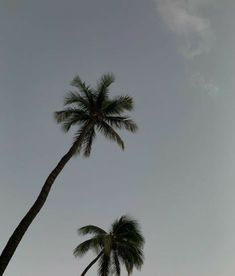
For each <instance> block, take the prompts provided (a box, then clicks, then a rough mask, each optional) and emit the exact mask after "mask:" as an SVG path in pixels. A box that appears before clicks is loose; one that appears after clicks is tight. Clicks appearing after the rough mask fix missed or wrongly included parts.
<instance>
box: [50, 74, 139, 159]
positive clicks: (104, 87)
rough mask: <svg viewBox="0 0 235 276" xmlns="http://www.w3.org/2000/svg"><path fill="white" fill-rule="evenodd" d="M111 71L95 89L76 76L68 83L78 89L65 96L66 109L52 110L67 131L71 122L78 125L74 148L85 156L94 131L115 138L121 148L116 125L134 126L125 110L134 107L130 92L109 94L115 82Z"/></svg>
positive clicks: (127, 127) (92, 139) (94, 135)
mask: <svg viewBox="0 0 235 276" xmlns="http://www.w3.org/2000/svg"><path fill="white" fill-rule="evenodd" d="M114 80H115V79H114V76H113V74H111V73H110V74H105V75H103V76H102V77H101V78H100V80H99V81H98V83H97V87H96V89H93V88H91V87H90V86H88V85H87V84H86V83H85V82H82V81H81V79H80V77H79V76H76V77H75V78H74V80H73V81H72V83H71V85H72V86H74V87H75V88H77V89H78V91H70V92H68V93H67V95H66V97H65V99H64V105H65V109H63V110H61V111H57V112H55V113H54V115H55V119H56V121H57V123H59V124H61V125H62V129H63V130H64V131H65V132H67V131H69V130H70V128H71V127H72V126H77V127H78V129H77V131H76V132H75V135H74V143H76V145H77V152H78V153H79V152H80V151H81V150H82V151H83V155H84V156H86V157H88V156H89V155H90V153H91V147H92V142H93V141H94V139H95V137H96V132H97V131H98V132H101V133H102V134H103V135H104V136H105V137H106V138H108V139H110V140H112V141H114V142H116V143H117V144H118V145H119V146H120V147H121V148H122V149H124V142H123V140H122V138H121V137H120V136H119V134H118V133H117V132H116V130H115V129H126V130H128V131H130V132H135V131H136V130H137V125H136V123H135V122H134V121H133V120H131V119H130V118H129V117H128V116H126V115H124V114H123V113H124V112H125V111H131V110H132V109H133V100H132V98H131V97H129V96H118V97H115V98H113V99H112V98H110V97H109V86H110V85H111V84H112V83H113V82H114Z"/></svg>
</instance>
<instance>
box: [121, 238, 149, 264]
mask: <svg viewBox="0 0 235 276" xmlns="http://www.w3.org/2000/svg"><path fill="white" fill-rule="evenodd" d="M118 256H120V258H121V259H122V262H125V261H128V262H129V263H130V264H133V266H135V267H136V268H137V269H140V268H141V266H142V265H143V262H144V255H143V251H142V249H141V248H139V247H136V246H133V245H131V244H128V243H124V242H121V243H119V246H118Z"/></svg>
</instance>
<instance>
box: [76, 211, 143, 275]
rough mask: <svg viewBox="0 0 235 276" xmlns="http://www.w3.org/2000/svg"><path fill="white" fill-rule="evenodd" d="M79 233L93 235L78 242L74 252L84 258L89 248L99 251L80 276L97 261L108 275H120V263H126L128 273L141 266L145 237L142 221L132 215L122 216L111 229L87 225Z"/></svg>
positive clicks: (101, 273)
mask: <svg viewBox="0 0 235 276" xmlns="http://www.w3.org/2000/svg"><path fill="white" fill-rule="evenodd" d="M78 233H79V234H81V235H86V234H92V235H93V236H92V237H91V238H90V239H88V240H86V241H84V242H83V243H81V244H79V245H78V246H77V247H76V248H75V250H74V255H75V256H76V257H81V256H83V255H84V254H85V253H87V251H89V250H92V251H94V252H95V253H96V254H97V256H96V258H95V259H94V260H93V261H92V262H91V263H90V264H89V265H88V266H87V267H86V268H85V270H84V271H83V272H82V274H81V276H84V275H85V274H86V273H87V271H88V270H89V269H90V268H91V266H92V265H94V264H95V263H96V262H97V261H98V266H99V268H98V275H99V276H108V275H109V274H110V273H114V274H116V275H117V276H119V275H121V265H120V263H122V264H123V265H124V266H125V268H126V270H127V273H128V275H130V274H131V273H132V271H133V268H134V267H135V268H137V269H140V268H141V266H142V265H143V259H144V256H143V251H142V250H143V245H144V238H143V235H142V233H141V231H140V227H139V224H138V223H137V221H136V220H134V219H132V218H131V217H128V216H122V217H121V218H120V219H117V220H115V221H114V223H113V224H112V225H111V229H110V231H109V232H106V231H105V230H103V229H101V228H99V227H97V226H95V225H87V226H84V227H82V228H80V229H79V230H78Z"/></svg>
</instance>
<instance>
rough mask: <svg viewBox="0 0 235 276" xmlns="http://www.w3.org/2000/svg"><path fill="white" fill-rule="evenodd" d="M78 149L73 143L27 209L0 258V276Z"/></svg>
mask: <svg viewBox="0 0 235 276" xmlns="http://www.w3.org/2000/svg"><path fill="white" fill-rule="evenodd" d="M78 147H79V144H78V143H76V142H75V143H74V144H73V145H72V147H71V148H70V150H69V151H68V152H67V153H66V154H65V155H64V156H63V157H62V158H61V160H60V161H59V163H58V164H57V166H56V167H55V169H54V170H53V171H52V172H51V173H50V175H49V176H48V178H47V179H46V182H45V183H44V185H43V187H42V190H41V192H40V194H39V195H38V197H37V199H36V201H35V202H34V204H33V205H32V207H31V208H30V209H29V211H28V212H27V214H26V215H25V216H24V217H23V219H22V220H21V222H20V223H19V225H18V226H17V227H16V229H15V231H14V232H13V234H12V235H11V237H10V239H9V240H8V242H7V244H6V246H5V248H4V249H3V251H2V254H1V256H0V276H2V275H3V273H4V271H5V269H6V267H7V265H8V263H9V262H10V260H11V258H12V256H13V254H14V252H15V250H16V248H17V246H18V245H19V243H20V241H21V239H22V238H23V236H24V234H25V232H26V231H27V229H28V228H29V226H30V224H31V223H32V222H33V220H34V218H35V217H36V216H37V214H38V213H39V211H40V210H41V208H42V207H43V205H44V203H45V201H46V199H47V197H48V194H49V192H50V189H51V187H52V185H53V183H54V181H55V179H56V177H57V176H58V175H59V173H60V172H61V171H62V169H63V168H64V166H65V165H66V164H67V162H68V161H69V160H70V159H71V157H72V156H73V155H74V154H75V152H76V149H77V148H78Z"/></svg>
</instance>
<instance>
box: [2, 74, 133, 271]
mask: <svg viewBox="0 0 235 276" xmlns="http://www.w3.org/2000/svg"><path fill="white" fill-rule="evenodd" d="M113 82H114V76H113V74H104V75H103V76H102V77H101V78H100V80H99V81H98V84H97V86H96V88H95V89H94V88H91V87H90V86H89V85H87V84H86V83H85V82H83V81H82V80H81V79H80V77H79V76H76V77H75V78H74V79H73V81H72V83H71V85H72V86H73V87H75V91H73V92H69V93H68V94H67V95H66V97H65V100H64V105H65V108H64V109H63V110H61V111H57V112H55V114H54V115H55V119H56V121H57V123H59V124H61V125H62V129H63V130H64V131H65V132H68V131H69V129H70V128H71V127H72V126H76V127H77V129H76V132H75V135H74V141H73V144H72V146H71V148H70V149H69V151H68V152H67V153H66V154H65V155H64V156H63V157H62V158H61V160H60V161H59V163H58V164H57V166H56V167H55V168H54V169H53V170H52V172H51V173H50V174H49V176H48V177H47V179H46V182H45V183H44V185H43V187H42V190H41V192H40V193H39V196H38V197H37V199H36V201H35V202H34V204H33V205H32V207H31V208H30V210H29V211H28V212H27V214H26V215H25V216H24V217H23V219H22V220H21V222H20V223H19V225H18V226H17V228H16V229H15V231H14V232H13V234H12V236H11V237H10V239H9V241H8V242H7V244H6V246H5V248H4V250H3V252H2V254H1V256H0V276H1V275H3V273H4V271H5V269H6V267H7V265H8V263H9V261H10V260H11V258H12V256H13V254H14V252H15V250H16V248H17V246H18V244H19V243H20V241H21V239H22V238H23V236H24V234H25V232H26V231H27V229H28V227H29V226H30V224H31V223H32V221H33V220H34V218H35V217H36V216H37V214H38V212H39V211H40V210H41V208H42V207H43V205H44V203H45V201H46V199H47V196H48V194H49V192H50V189H51V187H52V185H53V183H54V181H55V179H56V177H57V176H58V175H59V173H60V172H61V171H62V169H63V168H64V166H65V165H66V164H67V162H68V161H69V160H70V159H71V157H72V156H74V155H75V154H78V153H82V154H83V155H84V156H86V157H88V156H89V155H90V153H91V147H92V143H93V140H94V139H95V136H96V132H101V133H102V134H103V135H104V136H105V137H106V138H108V139H110V140H112V141H114V142H116V143H117V144H118V145H119V146H120V147H121V148H122V149H124V142H123V140H122V138H121V137H120V136H119V135H118V133H117V132H116V129H126V130H128V131H130V132H135V131H136V130H137V125H136V124H135V122H134V121H132V120H131V119H130V118H129V117H127V116H126V115H125V114H124V113H125V111H131V110H132V109H133V100H132V98H131V97H129V96H117V97H115V98H110V96H109V87H110V85H111V84H112V83H113Z"/></svg>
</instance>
